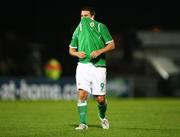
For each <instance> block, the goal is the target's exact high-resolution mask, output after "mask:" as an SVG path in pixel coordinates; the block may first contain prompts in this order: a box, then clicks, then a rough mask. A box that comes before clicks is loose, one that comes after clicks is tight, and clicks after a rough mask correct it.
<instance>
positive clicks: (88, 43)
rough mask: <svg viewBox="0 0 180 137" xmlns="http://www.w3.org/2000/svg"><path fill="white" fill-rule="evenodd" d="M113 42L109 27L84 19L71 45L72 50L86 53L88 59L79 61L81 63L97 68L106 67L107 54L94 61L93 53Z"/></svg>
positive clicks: (75, 32) (74, 34)
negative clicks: (91, 64)
mask: <svg viewBox="0 0 180 137" xmlns="http://www.w3.org/2000/svg"><path fill="white" fill-rule="evenodd" d="M111 41H112V36H111V35H110V33H109V31H108V29H107V27H106V26H105V25H104V24H103V23H100V22H98V21H95V20H94V19H91V18H88V17H82V18H81V21H80V23H79V25H78V26H77V28H76V30H75V31H74V33H73V37H72V40H71V43H70V47H71V48H77V49H78V51H83V52H85V53H86V57H85V58H82V59H79V61H80V62H81V63H93V64H94V65H95V66H106V61H105V54H102V55H100V56H98V57H97V58H95V59H92V58H91V56H90V54H91V52H92V51H95V50H99V49H101V48H103V47H105V46H106V44H108V43H110V42H111Z"/></svg>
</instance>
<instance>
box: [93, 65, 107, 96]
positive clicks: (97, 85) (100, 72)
mask: <svg viewBox="0 0 180 137" xmlns="http://www.w3.org/2000/svg"><path fill="white" fill-rule="evenodd" d="M93 94H94V95H105V94H106V68H104V67H98V68H96V69H95V70H94V72H93Z"/></svg>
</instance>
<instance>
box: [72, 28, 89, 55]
mask: <svg viewBox="0 0 180 137" xmlns="http://www.w3.org/2000/svg"><path fill="white" fill-rule="evenodd" d="M79 29H80V25H78V27H77V28H76V30H75V31H74V33H73V36H72V40H71V43H70V45H69V54H70V55H71V56H74V57H78V58H85V57H86V54H85V53H84V52H82V51H77V48H78V35H79Z"/></svg>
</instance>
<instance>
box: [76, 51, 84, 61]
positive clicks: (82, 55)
mask: <svg viewBox="0 0 180 137" xmlns="http://www.w3.org/2000/svg"><path fill="white" fill-rule="evenodd" d="M77 56H78V58H80V59H82V58H85V57H86V53H85V52H83V51H79V52H78V53H77Z"/></svg>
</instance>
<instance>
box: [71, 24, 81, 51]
mask: <svg viewBox="0 0 180 137" xmlns="http://www.w3.org/2000/svg"><path fill="white" fill-rule="evenodd" d="M78 35H79V25H78V26H77V28H76V29H75V31H74V33H73V35H72V39H71V42H70V45H69V47H70V48H77V47H78Z"/></svg>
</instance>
